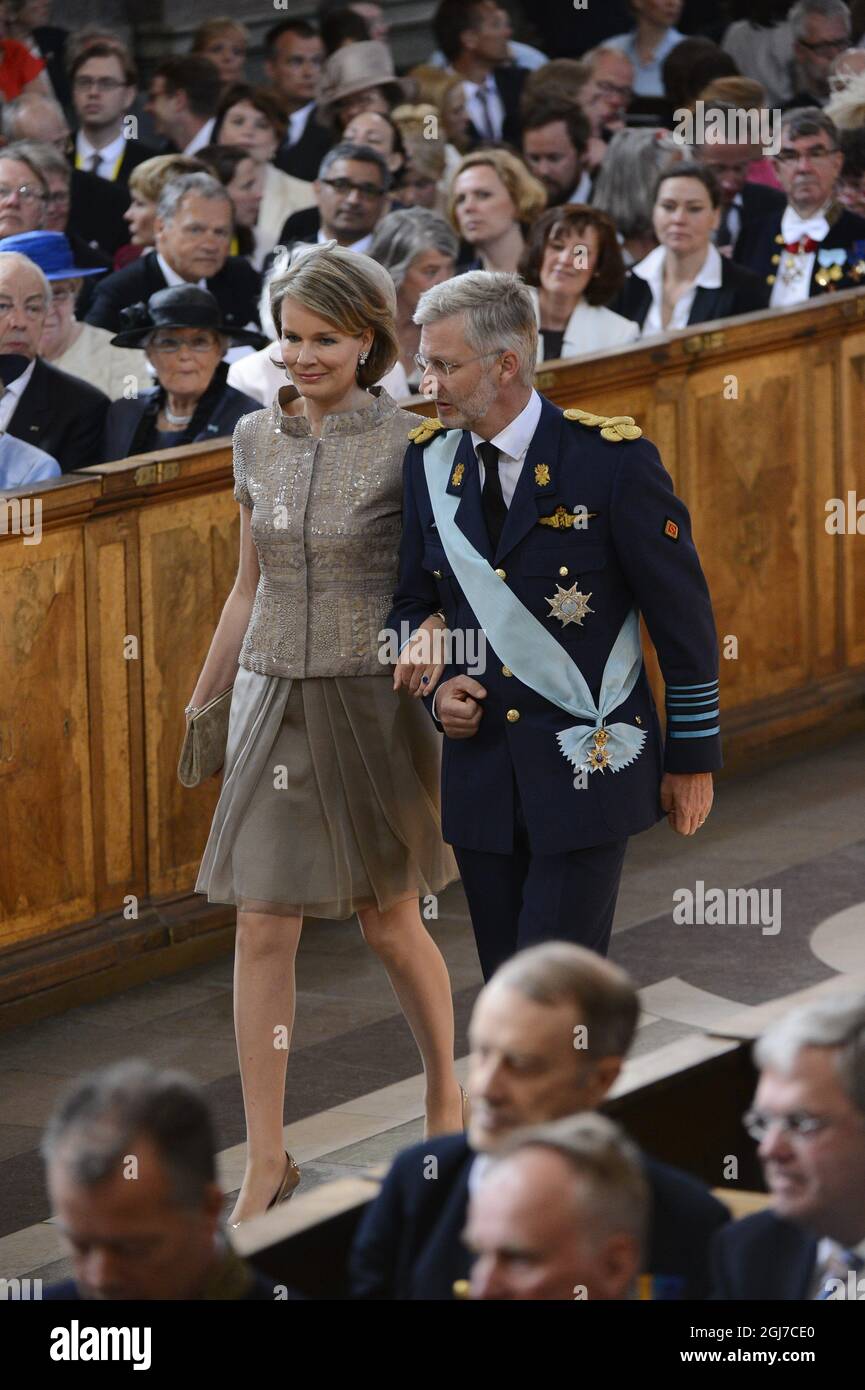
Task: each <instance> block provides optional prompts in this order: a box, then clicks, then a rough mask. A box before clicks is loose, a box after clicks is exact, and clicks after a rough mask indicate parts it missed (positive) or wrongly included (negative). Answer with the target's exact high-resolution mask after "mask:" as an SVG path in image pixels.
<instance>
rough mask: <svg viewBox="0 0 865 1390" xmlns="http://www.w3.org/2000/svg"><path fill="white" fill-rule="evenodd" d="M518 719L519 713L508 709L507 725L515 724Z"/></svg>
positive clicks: (516, 710)
mask: <svg viewBox="0 0 865 1390" xmlns="http://www.w3.org/2000/svg"><path fill="white" fill-rule="evenodd" d="M519 717H520V712H519V710H518V709H509V710H508V714H507V719H508V723H509V724H516V722H517V720H518V719H519Z"/></svg>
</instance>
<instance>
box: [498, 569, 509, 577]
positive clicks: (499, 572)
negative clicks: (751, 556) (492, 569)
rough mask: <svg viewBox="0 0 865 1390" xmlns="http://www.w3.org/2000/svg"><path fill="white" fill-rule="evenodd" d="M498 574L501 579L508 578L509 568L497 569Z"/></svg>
mask: <svg viewBox="0 0 865 1390" xmlns="http://www.w3.org/2000/svg"><path fill="white" fill-rule="evenodd" d="M496 574H497V575H498V577H499V579H507V577H508V572H507V570H496Z"/></svg>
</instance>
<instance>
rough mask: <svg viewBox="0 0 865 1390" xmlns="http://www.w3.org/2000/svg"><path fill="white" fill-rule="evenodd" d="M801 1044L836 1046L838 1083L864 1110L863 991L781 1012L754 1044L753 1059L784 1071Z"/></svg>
mask: <svg viewBox="0 0 865 1390" xmlns="http://www.w3.org/2000/svg"><path fill="white" fill-rule="evenodd" d="M803 1047H827V1048H832V1049H834V1050H836V1052H837V1056H836V1059H835V1066H836V1070H837V1072H838V1077H839V1080H840V1082H841V1085H842V1086H843V1088H844V1090H845V1091H846V1093H847V1095H848V1096H849V1097H850V1100H851V1101H852V1103H853V1104H854V1105H855V1106H856V1108H857V1110H860V1111H861V1112H862V1113H863V1114H865V995H862V994H847V995H841V996H840V997H839V996H838V995H833V996H832V998H827V999H821V1000H818V1001H817V1002H816V1003H814V1004H805V1005H803V1006H802V1007H801V1008H799V1009H794V1010H792V1011H791V1012H790V1013H788V1014H785V1015H784V1017H783V1018H782V1019H780V1021H779V1022H778V1023H775V1024H773V1025H772V1027H771V1028H769V1029H767V1031H766V1032H765V1033H764V1034H763V1036H762V1038H760V1039H759V1040H758V1042H757V1043H756V1044H755V1046H754V1060H755V1062H756V1063H757V1066H758V1067H761V1068H762V1067H772V1068H774V1069H775V1070H777V1071H780V1072H783V1073H785V1074H786V1073H789V1072H790V1071H791V1070H792V1068H793V1066H794V1065H795V1062H796V1057H797V1056H798V1054H799V1052H800V1051H801V1050H802V1048H803Z"/></svg>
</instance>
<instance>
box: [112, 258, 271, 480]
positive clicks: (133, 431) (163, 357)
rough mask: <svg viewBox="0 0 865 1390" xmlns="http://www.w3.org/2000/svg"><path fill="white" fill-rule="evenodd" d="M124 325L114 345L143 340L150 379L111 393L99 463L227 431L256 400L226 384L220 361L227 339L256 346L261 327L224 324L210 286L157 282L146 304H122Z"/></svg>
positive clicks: (253, 407) (136, 343)
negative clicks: (125, 396) (130, 394)
mask: <svg viewBox="0 0 865 1390" xmlns="http://www.w3.org/2000/svg"><path fill="white" fill-rule="evenodd" d="M121 318H122V320H123V329H122V331H121V332H120V333H118V334H117V335H116V336H115V337H114V338H112V339H111V344H112V346H113V347H120V348H143V349H144V351H145V353H146V354H147V357H148V360H149V362H150V365H151V368H152V370H153V372H154V374H155V376H156V381H157V385H156V386H155V387H153V388H152V390H149V391H141V392H140V393H139V395H138V397H137V398H136V399H135V400H118V401H114V403H113V404H112V405H111V406H110V407H109V409H108V415H107V417H106V421H105V436H104V440H103V448H102V461H103V463H111V462H112V460H113V459H124V458H129V457H131V456H132V455H133V454H147V453H150V451H151V450H152V449H174V448H176V447H177V446H178V445H179V444H194V443H196V442H197V441H198V440H201V439H221V438H222V437H223V436H224V435H231V434H232V433H233V431H234V426H235V425H236V424H237V422H238V420H239V419H240V418H241V416H243V415H248V414H249V413H250V411H252V410H258V409H259V405H258V401H254V400H253V399H252V397H251V396H244V395H243V394H242V393H241V392H240V391H235V390H234V388H233V387H231V386H229V385H228V382H227V377H228V366H227V364H226V363H225V362H223V361H222V358H223V356H224V355H225V351H226V349H227V347H228V345H229V341H232V342H234V343H236V344H249V345H251V346H253V347H257V348H258V347H261V345H262V343H263V341H264V339H263V338H262V335H261V334H260V333H253V332H250V331H248V330H246V329H234V328H232V329H228V328H226V327H225V325H224V324H223V323H222V321H221V319H222V315H221V312H220V308H219V305H218V304H217V302H216V299H215V298H214V296H213V295H212V294H211V293H210V291H209V290H202V289H199V288H198V286H197V285H173V286H170V287H169V288H168V289H165V290H157V292H156V294H152V295H151V296H150V298H149V300H148V301H147V304H146V305H145V304H133V305H132V306H131V307H130V308H128V309H124V310H123V312H122V314H121Z"/></svg>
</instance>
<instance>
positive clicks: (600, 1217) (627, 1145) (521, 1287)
mask: <svg viewBox="0 0 865 1390" xmlns="http://www.w3.org/2000/svg"><path fill="white" fill-rule="evenodd" d="M649 1200H650V1199H649V1185H648V1183H647V1182H646V1178H645V1176H644V1174H643V1171H642V1163H641V1160H640V1154H639V1151H638V1149H637V1148H636V1146H635V1145H634V1144H632V1143H631V1142H630V1140H629V1139H626V1138H625V1135H624V1133H623V1131H622V1130H621V1129H620V1128H619V1126H618V1125H616V1124H613V1121H612V1120H608V1119H607V1117H606V1115H594V1114H592V1113H591V1112H589V1113H587V1114H585V1115H574V1116H571V1117H570V1118H568V1119H565V1120H554V1121H553V1122H552V1124H548V1125H538V1126H536V1127H535V1128H530V1129H525V1130H520V1131H519V1132H518V1133H517V1134H515V1135H514V1136H513V1139H512V1140H510V1141H509V1142H508V1143H507V1144H506V1145H505V1146H504V1149H503V1151H502V1153H501V1154H500V1155H496V1157H495V1158H494V1159H492V1160H491V1163H490V1169H489V1171H488V1172H487V1173H485V1174H484V1175H483V1176H482V1178H481V1179H480V1181H479V1183H478V1184H477V1186H476V1188H475V1190H474V1191H473V1193H472V1196H471V1200H470V1201H469V1214H468V1221H467V1224H466V1230H465V1241H466V1244H467V1245H468V1247H469V1249H470V1250H471V1251H472V1254H473V1255H474V1256H475V1262H474V1264H473V1266H472V1275H471V1284H470V1287H469V1289H468V1290H467V1293H468V1296H469V1297H470V1298H474V1299H483V1300H485V1301H486V1300H490V1299H494V1300H496V1301H499V1300H501V1299H510V1300H518V1301H520V1302H526V1301H532V1302H537V1301H539V1300H544V1301H549V1300H551V1299H558V1300H561V1301H566V1300H567V1301H570V1300H573V1299H577V1300H580V1301H584V1300H588V1301H590V1302H592V1303H597V1302H598V1301H599V1300H600V1301H602V1302H607V1301H610V1300H612V1299H623V1298H633V1297H634V1295H635V1293H636V1292H637V1288H636V1285H637V1277H638V1275H639V1272H640V1269H641V1268H642V1263H641V1261H642V1252H643V1246H644V1242H645V1237H646V1227H647V1224H648V1217H649Z"/></svg>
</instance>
